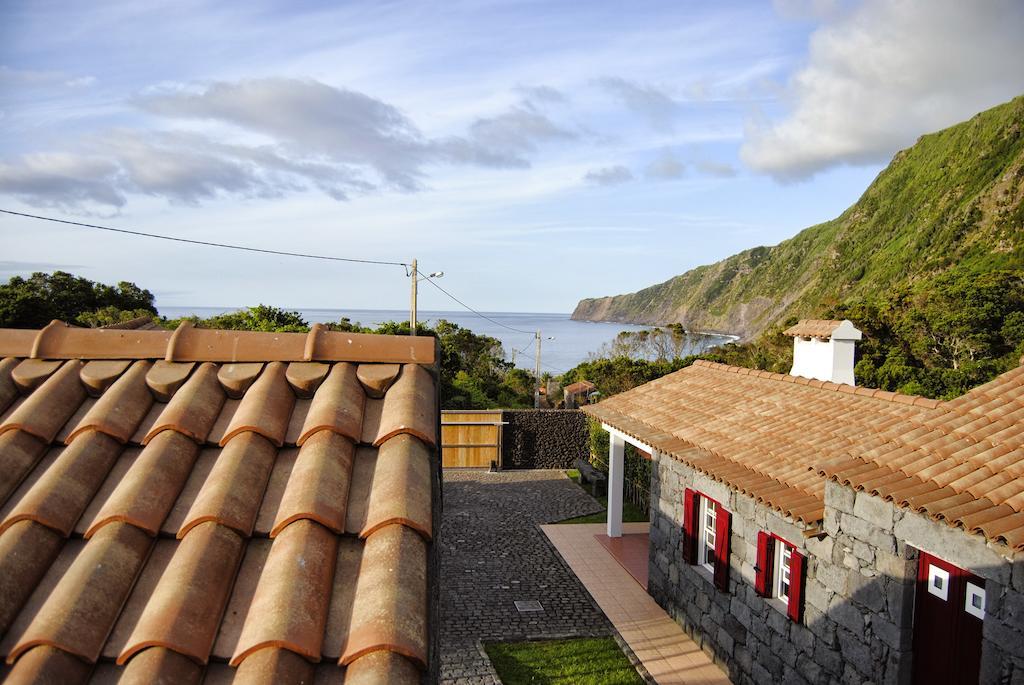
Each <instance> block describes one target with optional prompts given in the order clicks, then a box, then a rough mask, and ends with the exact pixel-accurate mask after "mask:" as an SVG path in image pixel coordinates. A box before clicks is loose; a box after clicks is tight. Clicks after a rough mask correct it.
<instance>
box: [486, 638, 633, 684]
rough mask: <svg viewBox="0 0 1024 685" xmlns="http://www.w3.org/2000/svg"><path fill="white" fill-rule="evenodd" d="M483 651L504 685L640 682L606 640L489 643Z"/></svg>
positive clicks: (617, 651)
mask: <svg viewBox="0 0 1024 685" xmlns="http://www.w3.org/2000/svg"><path fill="white" fill-rule="evenodd" d="M484 649H485V650H486V651H487V656H488V657H490V659H491V663H493V664H494V668H495V670H496V671H497V672H498V676H499V677H500V678H501V682H503V683H504V684H505V685H525V684H526V683H535V684H538V685H539V684H540V683H551V684H556V683H558V684H564V685H570V684H576V683H593V684H594V685H620V684H621V685H632V684H633V683H636V684H637V685H640V684H642V683H643V682H644V681H643V679H642V678H640V675H639V674H638V673H637V672H636V669H634V668H633V666H632V665H631V664H630V663H629V660H628V659H627V658H626V655H624V654H623V653H622V650H620V649H619V646H618V645H617V644H615V640H613V639H612V638H610V637H604V638H580V639H575V640H552V641H546V642H512V643H490V644H487V645H485V646H484Z"/></svg>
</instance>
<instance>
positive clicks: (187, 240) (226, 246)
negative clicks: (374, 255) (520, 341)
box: [0, 209, 564, 373]
mask: <svg viewBox="0 0 1024 685" xmlns="http://www.w3.org/2000/svg"><path fill="white" fill-rule="evenodd" d="M0 213H3V214H9V215H11V216H20V217H24V218H27V219H37V220H39V221H50V222H53V223H57V224H65V225H68V226H77V227H80V228H93V229H96V230H100V231H109V232H111V233H121V234H124V235H134V236H140V237H143V238H155V239H157V240H169V241H171V242H176V243H187V244H190V245H203V246H206V247H219V248H222V249H226V250H241V251H243V252H257V253H260V254H272V255H280V256H283V257H300V258H303V259H321V260H326V261H332V262H350V263H355V264H381V265H386V266H401V267H405V269H406V274H407V275H408V273H409V271H408V267H409V266H410V265H409V264H408V263H407V262H389V261H384V260H378V259H358V258H355V257H332V256H328V255H318V254H307V253H302V252H287V251H284V250H270V249H264V248H259V247H249V246H247V245H231V244H229V243H215V242H211V241H208V240H193V239H190V238H178V237H175V236H169V235H160V234H159V233H147V232H144V231H133V230H129V229H126V228H113V227H111V226H100V225H98V224H87V223H83V222H80V221H68V220H66V219H57V218H54V217H49V216H41V215H39V214H27V213H25V212H15V211H12V210H10V209H0ZM423 280H425V281H427V282H429V283H430V285H432V286H434V287H435V288H437V289H438V290H439V291H441V292H442V293H444V294H445V295H447V296H448V297H449V298H451V299H452V300H453V301H454V302H456V303H458V304H459V305H461V306H462V307H464V308H465V309H466V310H467V311H470V312H472V313H473V314H476V315H477V316H479V317H480V318H481V319H485V320H487V321H490V322H491V323H493V324H494V325H495V326H501V327H502V328H505V329H507V330H510V331H512V332H514V333H521V334H523V335H529V336H536V335H537V333H536V332H535V331H524V330H522V329H519V328H515V327H513V326H509V325H507V324H504V323H502V322H500V321H496V320H495V319H492V318H491V317H489V316H487V315H486V314H483V313H482V312H479V311H477V310H476V309H473V308H472V307H470V306H469V305H468V304H466V303H465V302H463V301H462V300H460V299H459V298H457V297H455V295H453V294H452V293H450V292H448V291H447V290H445V289H444V288H442V287H441V286H440V285H438V284H437V282H436V281H434V279H432V278H430V277H429V276H423ZM528 347H529V344H527V346H526V347H524V348H523V349H522V350H521V351H519V354H522V353H524V352H525V351H526V349H527V348H528ZM541 365H542V366H546V367H548V368H549V369H551V370H553V371H558V372H559V373H564V371H563V370H562V369H556V368H555V367H553V366H550V365H548V364H544V363H542V364H541Z"/></svg>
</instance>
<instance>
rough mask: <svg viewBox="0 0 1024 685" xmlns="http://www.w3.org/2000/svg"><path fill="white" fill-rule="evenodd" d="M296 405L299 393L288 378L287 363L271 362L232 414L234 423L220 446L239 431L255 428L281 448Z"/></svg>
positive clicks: (253, 430) (256, 431)
mask: <svg viewBox="0 0 1024 685" xmlns="http://www.w3.org/2000/svg"><path fill="white" fill-rule="evenodd" d="M294 406H295V393H293V392H292V389H291V386H290V385H289V384H288V380H287V379H286V378H285V365H284V364H282V363H281V362H271V363H270V364H267V368H266V369H265V370H264V371H263V373H262V374H261V375H260V377H259V378H258V379H257V380H256V382H255V383H253V384H252V387H251V388H249V391H248V392H246V393H245V397H243V398H242V400H241V404H240V405H239V406H238V411H236V412H235V415H234V416H232V417H231V423H230V424H229V425H228V427H227V430H226V431H225V433H224V437H222V438H221V439H220V441H219V444H220V446H221V447H223V446H224V445H226V444H227V443H228V441H229V440H231V438H233V437H235V436H236V435H238V434H239V433H243V432H245V431H252V432H254V433H259V434H260V435H262V436H263V437H265V438H267V439H268V440H270V441H271V442H272V443H274V445H276V446H277V447H281V446H282V445H283V444H284V436H285V434H286V433H287V432H288V420H289V419H290V418H291V414H292V408H293V407H294Z"/></svg>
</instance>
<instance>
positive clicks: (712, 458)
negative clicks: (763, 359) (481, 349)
mask: <svg viewBox="0 0 1024 685" xmlns="http://www.w3.org/2000/svg"><path fill="white" fill-rule="evenodd" d="M584 411H585V412H587V413H589V414H591V415H593V416H595V417H597V418H599V419H601V420H602V421H604V422H605V423H607V424H609V425H611V426H613V427H615V428H617V429H619V430H621V431H623V432H624V433H626V434H628V435H631V436H632V437H634V438H636V439H638V440H640V441H641V442H645V443H647V444H649V445H651V446H653V447H656V448H658V449H659V450H662V451H663V452H666V453H668V454H670V455H673V456H675V457H676V458H678V459H680V460H681V461H684V462H686V463H688V464H690V465H692V466H694V467H695V468H697V469H699V470H700V471H703V472H705V473H707V474H708V475H710V476H711V477H713V478H715V479H717V480H720V481H722V482H724V483H727V484H728V485H730V486H732V487H734V488H736V489H738V490H740V491H741V492H745V493H747V494H750V495H751V496H753V497H755V498H757V499H758V500H760V501H762V502H764V503H765V504H767V505H769V506H771V507H773V508H775V509H777V510H779V511H780V512H782V513H784V514H785V515H787V516H791V517H793V518H795V519H797V520H800V521H803V522H805V523H807V524H814V523H816V522H818V521H820V519H821V517H822V513H823V505H824V502H823V496H824V492H823V491H824V480H823V478H824V477H829V478H833V479H835V480H837V481H840V482H843V483H846V484H849V485H851V486H852V487H854V488H856V489H860V490H867V491H869V492H872V493H874V494H877V495H879V496H881V497H884V498H886V499H889V500H891V501H893V502H895V503H896V504H898V505H899V506H902V507H906V508H911V509H913V510H915V511H918V512H920V513H924V514H927V515H929V516H931V517H933V518H935V519H938V520H943V521H946V522H947V523H949V524H951V525H955V526H959V527H962V528H964V529H966V530H968V531H970V532H972V533H978V534H981V535H984V536H985V537H987V538H988V539H990V540H994V541H997V542H1001V543H1004V544H1007V545H1009V546H1011V547H1014V548H1017V549H1024V367H1021V368H1017V369H1015V370H1013V371H1010V372H1008V373H1006V374H1003V375H1002V376H1000V377H999V378H997V379H996V380H994V381H992V382H991V383H989V384H987V385H984V386H981V387H979V388H976V389H975V390H973V391H971V392H970V393H968V394H967V395H964V396H963V397H961V398H958V399H956V400H954V401H952V402H940V401H938V400H929V399H925V398H921V397H913V396H909V395H899V394H895V393H891V392H885V391H881V390H872V389H868V388H854V387H852V386H848V385H837V384H835V383H829V382H823V381H815V380H808V379H806V378H798V377H794V376H784V375H781V374H773V373H768V372H766V371H754V370H750V369H740V368H736V367H730V366H724V365H720V364H714V363H711V362H706V361H698V362H696V363H694V365H693V366H690V367H688V368H686V369H683V370H681V371H678V372H676V373H674V374H671V375H668V376H665V377H663V378H660V379H658V380H656V381H652V382H651V383H648V384H646V385H643V386H640V387H638V388H634V389H633V390H630V391H628V392H624V393H622V394H620V395H616V396H614V397H611V398H609V399H606V400H604V401H603V402H601V403H599V404H597V405H592V406H589V407H585V408H584Z"/></svg>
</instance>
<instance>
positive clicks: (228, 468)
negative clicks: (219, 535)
mask: <svg viewBox="0 0 1024 685" xmlns="http://www.w3.org/2000/svg"><path fill="white" fill-rule="evenodd" d="M204 452H207V453H211V454H216V461H214V462H213V468H212V469H211V470H210V472H209V475H208V476H207V477H206V479H205V481H204V482H203V485H202V488H201V489H200V490H199V494H198V495H196V497H195V501H194V502H193V503H192V506H191V508H190V509H189V510H188V513H187V514H186V515H185V519H184V521H183V522H182V524H181V527H180V529H179V530H178V531H177V537H178V538H179V539H180V538H183V537H185V535H186V533H188V532H189V531H190V530H191V529H192V528H193V527H195V526H198V525H200V524H202V523H204V522H206V521H215V522H217V523H219V524H221V525H222V526H227V527H228V528H230V529H232V530H234V531H235V532H236V533H238V534H239V535H241V536H243V537H249V536H250V535H252V528H253V524H254V523H255V521H256V515H257V514H258V513H259V508H260V503H261V502H262V500H263V493H264V492H265V491H266V489H267V481H268V480H269V479H270V473H271V471H272V470H273V468H274V459H275V457H276V456H277V450H276V449H275V448H274V446H273V445H271V444H270V441H269V440H267V439H266V438H264V437H263V436H262V435H259V434H257V433H243V434H242V435H240V436H238V438H236V439H234V440H232V441H231V442H229V443H228V444H227V447H225V448H224V449H222V450H204ZM335 494H336V493H335Z"/></svg>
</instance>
